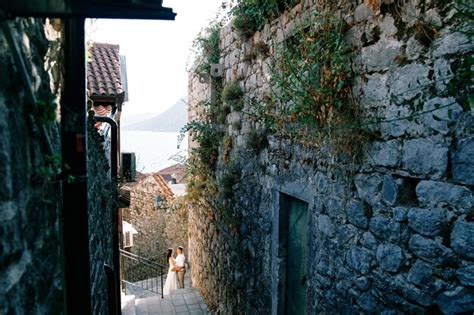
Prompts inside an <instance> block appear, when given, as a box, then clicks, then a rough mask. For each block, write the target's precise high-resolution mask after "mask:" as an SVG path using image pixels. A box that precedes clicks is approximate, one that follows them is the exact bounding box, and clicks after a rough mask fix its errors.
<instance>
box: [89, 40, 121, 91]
mask: <svg viewBox="0 0 474 315" xmlns="http://www.w3.org/2000/svg"><path fill="white" fill-rule="evenodd" d="M119 51H120V47H119V45H112V44H102V43H92V45H91V46H90V47H89V61H88V62H87V88H88V89H89V93H90V96H91V97H92V98H93V97H94V96H95V97H97V96H102V97H116V96H118V95H119V94H122V93H123V92H124V91H123V88H122V80H121V75H120V55H119Z"/></svg>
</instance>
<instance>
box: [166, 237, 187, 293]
mask: <svg viewBox="0 0 474 315" xmlns="http://www.w3.org/2000/svg"><path fill="white" fill-rule="evenodd" d="M183 250H184V248H183V247H182V246H179V247H178V248H177V249H176V252H177V253H178V255H177V256H176V258H173V249H172V248H168V251H167V253H166V261H167V262H168V264H169V266H170V267H169V269H168V276H167V277H166V282H165V286H164V287H163V294H164V295H168V294H170V292H171V291H172V290H176V289H184V274H185V273H186V268H185V266H184V265H185V262H186V257H184V254H183Z"/></svg>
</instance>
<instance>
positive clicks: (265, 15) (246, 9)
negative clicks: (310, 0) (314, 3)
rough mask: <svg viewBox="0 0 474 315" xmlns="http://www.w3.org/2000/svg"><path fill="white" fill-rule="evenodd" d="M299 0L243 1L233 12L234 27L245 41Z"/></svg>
mask: <svg viewBox="0 0 474 315" xmlns="http://www.w3.org/2000/svg"><path fill="white" fill-rule="evenodd" d="M298 2H299V0H241V1H239V2H238V5H237V6H236V7H235V8H234V9H233V10H232V14H233V15H234V22H233V27H234V29H235V31H236V32H237V34H239V36H240V37H241V38H243V39H248V38H249V37H251V36H252V35H253V34H254V33H255V32H256V31H258V30H261V29H263V27H264V26H265V24H266V23H268V22H269V21H271V20H272V19H274V18H276V17H278V16H279V15H280V14H281V13H282V12H283V11H284V10H285V9H286V8H289V7H292V6H294V5H296V4H297V3H298Z"/></svg>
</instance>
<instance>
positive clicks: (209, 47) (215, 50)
mask: <svg viewBox="0 0 474 315" xmlns="http://www.w3.org/2000/svg"><path fill="white" fill-rule="evenodd" d="M221 27H222V25H221V24H220V23H213V24H211V25H210V26H209V27H208V28H207V29H205V31H204V32H203V33H201V34H200V36H199V37H198V38H197V39H196V40H195V41H194V46H196V47H197V50H198V53H199V54H200V55H201V57H202V61H201V64H200V65H199V66H198V67H197V68H196V70H197V72H198V73H200V72H204V73H208V74H209V73H210V72H211V65H212V64H214V63H219V59H220V49H219V34H220V30H221Z"/></svg>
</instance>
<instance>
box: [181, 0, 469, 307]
mask: <svg viewBox="0 0 474 315" xmlns="http://www.w3.org/2000/svg"><path fill="white" fill-rule="evenodd" d="M365 2H366V4H364V3H361V1H358V5H357V4H354V3H347V1H339V2H338V5H337V6H338V9H339V11H337V12H338V14H340V15H341V16H342V17H343V18H344V19H346V21H347V22H348V24H349V25H350V28H349V30H348V32H347V36H346V39H347V41H348V42H349V43H350V44H351V46H352V47H353V48H354V57H353V58H352V59H351V60H352V67H353V69H354V71H355V72H356V82H355V83H354V87H353V90H354V95H355V96H356V97H357V99H358V104H359V105H358V106H359V108H360V111H361V116H362V117H364V119H365V120H366V121H371V119H372V118H373V117H374V116H375V115H377V116H378V117H382V118H384V119H385V120H391V121H390V122H384V123H379V124H373V125H371V128H370V132H371V135H372V138H371V140H370V141H369V142H368V143H367V144H366V145H365V146H364V149H363V156H362V158H361V160H360V161H358V162H357V163H356V162H352V161H351V160H348V159H345V158H344V157H343V156H340V155H334V154H331V151H330V150H328V148H325V147H322V148H320V149H319V150H317V151H316V150H310V149H305V148H302V147H301V146H299V145H297V144H295V143H293V142H291V141H288V140H285V139H281V138H278V137H276V136H275V135H272V134H268V135H267V141H268V146H266V147H265V148H263V149H261V150H254V149H253V148H251V147H249V146H248V144H247V139H248V135H249V134H250V133H251V132H252V131H253V130H255V128H256V127H258V126H256V124H255V123H254V122H253V121H252V119H251V117H249V115H245V114H242V113H241V112H232V113H230V114H229V115H228V116H227V120H226V126H225V128H224V130H227V135H228V136H230V137H231V139H232V146H231V147H232V150H231V152H230V160H231V161H234V162H237V163H238V164H239V165H240V167H241V169H242V174H241V178H242V180H241V181H240V182H238V183H237V184H235V185H234V186H233V190H234V193H235V196H236V205H235V206H236V208H237V209H238V211H239V213H240V217H241V219H240V222H239V225H238V231H237V233H235V231H232V230H231V229H230V228H229V226H228V225H227V224H226V223H225V222H224V220H223V219H222V218H220V217H219V216H218V215H213V214H209V213H207V212H204V211H203V209H201V208H193V209H190V213H189V247H190V249H189V250H190V259H191V260H192V261H193V267H194V268H193V272H192V280H193V283H194V284H195V285H196V286H198V287H200V289H201V292H202V293H203V295H204V297H205V298H206V302H207V304H208V305H209V306H210V308H212V309H214V310H216V311H218V312H220V313H223V314H235V313H249V314H256V313H262V314H268V313H270V312H275V311H276V304H275V303H276V302H277V301H275V297H276V296H277V291H276V288H277V286H278V267H277V266H278V262H277V254H276V250H275V248H276V247H277V244H278V233H277V232H276V231H278V212H279V211H278V209H279V194H280V192H283V193H286V194H289V195H292V196H294V197H297V198H299V199H302V200H305V201H307V202H308V215H309V233H308V236H309V240H308V248H309V250H308V252H309V261H308V268H307V272H308V294H307V297H308V300H307V302H308V303H307V310H308V313H309V314H315V313H349V314H350V313H372V312H377V313H381V312H385V313H387V314H401V313H426V314H428V313H431V312H436V311H441V312H443V313H447V314H452V313H459V312H467V311H472V309H474V291H473V288H472V287H473V285H474V282H473V278H474V256H473V254H472V253H473V252H474V222H473V218H474V213H473V211H474V210H473V209H474V197H473V188H474V181H473V180H472V178H473V176H472V175H473V172H474V160H473V159H472V155H473V153H474V151H473V150H474V149H473V148H474V125H473V119H474V118H473V115H472V112H471V111H470V108H468V107H463V106H461V105H465V103H464V104H462V100H463V99H465V97H466V89H465V87H466V84H469V83H466V82H464V83H463V82H462V81H456V82H457V84H458V86H457V87H458V89H457V91H455V92H454V93H453V91H452V89H449V88H448V86H449V84H450V82H451V80H456V77H457V75H458V73H459V72H458V70H459V68H460V64H461V63H462V62H463V61H464V60H465V59H466V56H468V55H469V54H472V51H473V50H474V45H473V43H472V41H471V40H470V39H469V37H468V36H467V35H466V34H464V33H463V32H464V31H465V30H466V28H465V25H462V24H461V23H458V22H459V21H457V20H456V19H453V18H450V16H453V11H452V8H453V7H452V6H450V8H451V10H450V9H445V10H442V9H440V6H439V5H438V2H429V3H428V2H418V1H404V2H397V3H396V4H394V3H393V1H383V4H381V1H365ZM353 4H354V5H353ZM322 9H323V8H321V7H318V6H317V5H316V4H313V1H303V2H302V3H301V4H299V5H297V6H296V7H295V8H294V9H293V10H292V12H285V13H284V14H283V15H282V16H281V17H280V18H278V19H277V20H274V21H273V22H272V23H271V24H268V25H266V26H265V27H264V28H263V30H262V31H259V32H257V33H256V34H255V35H254V36H253V37H252V38H250V39H249V40H248V41H246V40H240V39H239V38H238V36H237V35H236V34H235V33H234V32H233V31H232V27H231V26H230V25H227V26H225V27H224V28H223V29H222V30H221V35H220V49H221V52H222V53H221V61H220V62H221V64H223V65H224V68H225V72H224V73H225V75H224V84H225V83H226V82H229V81H232V80H238V81H239V83H240V85H241V87H242V88H243V90H244V91H245V93H246V96H251V97H256V98H257V99H259V98H260V99H261V98H262V97H264V95H265V94H266V93H268V91H269V90H270V87H269V83H268V77H269V76H270V75H271V74H270V70H269V64H271V55H270V57H268V59H267V58H265V57H262V56H260V57H259V58H254V59H252V60H251V59H249V58H248V55H249V54H250V53H251V50H252V49H253V48H252V46H253V45H254V44H255V43H258V42H262V41H263V42H264V43H266V44H267V45H268V46H269V48H270V49H269V51H270V54H271V53H273V52H274V50H275V44H278V43H280V42H282V41H283V40H285V38H288V37H289V36H290V35H291V34H292V30H294V29H295V23H297V22H298V20H299V19H300V18H301V17H302V16H304V15H307V14H309V13H310V12H315V10H322ZM418 19H423V20H425V21H431V22H432V23H434V24H436V25H438V30H437V31H436V34H434V36H433V37H434V38H433V40H432V41H430V42H428V43H426V42H425V43H423V42H421V41H420V40H419V37H418V36H416V35H415V34H413V32H410V31H407V30H409V29H410V28H413V27H415V25H416V21H417V20H418ZM460 30H464V31H460ZM400 57H403V58H402V59H403V62H400ZM189 82H190V86H189V102H190V108H196V107H197V108H199V106H200V104H201V103H200V102H202V99H203V98H205V96H206V95H211V94H212V93H211V92H210V90H211V89H212V86H211V85H210V84H203V83H201V82H200V81H199V77H198V75H196V74H194V73H190V79H189ZM453 82H454V81H453ZM463 86H464V87H463ZM400 95H402V100H401V101H400V100H399V98H400ZM395 98H397V101H395V100H394V99H395ZM443 105H447V107H446V108H442V109H439V110H435V109H436V108H437V107H436V106H440V107H442V106H443ZM245 106H247V105H245ZM414 107H415V108H421V110H422V111H425V112H427V114H423V115H420V116H419V117H417V118H416V119H404V118H403V117H406V116H408V115H410V113H412V110H413V108H414ZM430 110H433V111H432V112H429V111H430ZM244 111H245V108H244ZM196 112H199V111H198V110H194V111H191V117H190V118H191V119H192V118H194V117H193V116H192V115H193V114H194V113H196ZM428 112H429V113H428ZM235 122H237V123H238V124H235ZM236 125H237V126H239V128H235V127H234V126H236Z"/></svg>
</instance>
